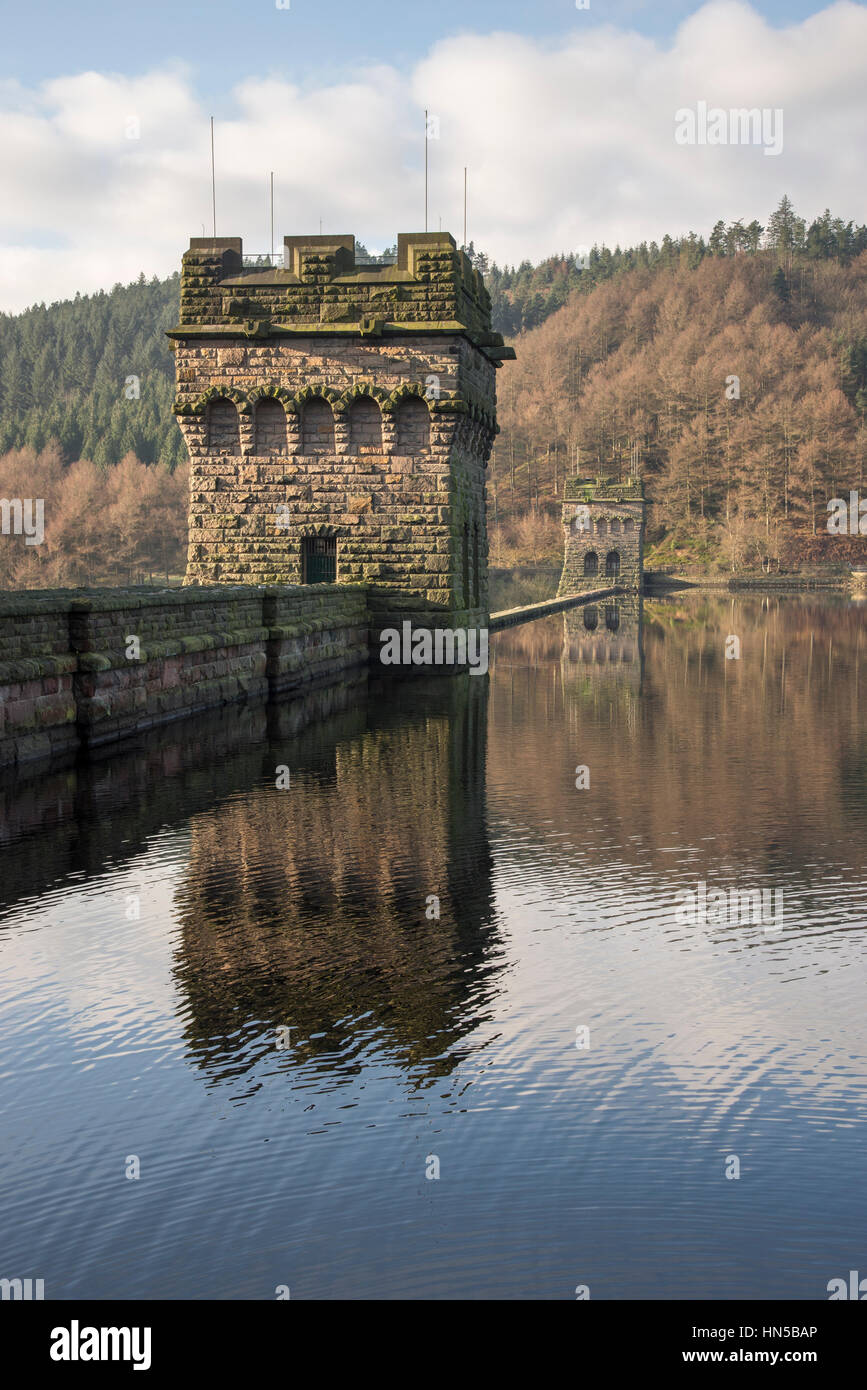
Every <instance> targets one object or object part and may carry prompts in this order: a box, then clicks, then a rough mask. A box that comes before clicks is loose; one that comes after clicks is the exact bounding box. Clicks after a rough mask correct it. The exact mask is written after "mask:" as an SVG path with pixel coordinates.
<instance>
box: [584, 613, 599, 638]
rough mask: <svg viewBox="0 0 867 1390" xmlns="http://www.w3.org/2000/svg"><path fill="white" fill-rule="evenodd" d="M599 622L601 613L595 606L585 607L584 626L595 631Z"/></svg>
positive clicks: (589, 630) (590, 630)
mask: <svg viewBox="0 0 867 1390" xmlns="http://www.w3.org/2000/svg"><path fill="white" fill-rule="evenodd" d="M598 624H599V614H598V612H597V611H596V609H595V608H593V607H590V608H585V609H584V626H585V627H586V629H587V631H588V632H595V631H596V628H597V626H598Z"/></svg>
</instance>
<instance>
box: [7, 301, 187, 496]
mask: <svg viewBox="0 0 867 1390" xmlns="http://www.w3.org/2000/svg"><path fill="white" fill-rule="evenodd" d="M178 296H179V282H178V277H177V276H176V275H174V276H172V277H171V278H170V279H169V280H163V281H160V280H157V279H153V280H151V281H150V282H148V281H146V280H145V277H144V275H141V276H140V277H139V279H138V281H137V283H135V284H132V285H115V287H114V289H113V290H111V292H110V293H106V292H100V293H98V294H93V295H84V296H82V295H76V297H75V299H73V300H67V301H65V302H63V303H59V304H52V305H50V306H48V307H46V306H45V305H44V304H38V305H36V306H34V307H33V308H31V309H27V310H26V311H25V312H24V313H23V314H17V315H14V316H13V315H9V314H2V315H0V453H2V452H5V451H6V450H8V449H13V448H23V447H26V448H30V449H34V450H36V451H37V452H38V451H40V450H42V449H44V448H46V446H47V445H48V444H49V443H50V442H51V441H52V440H55V441H56V442H57V443H58V444H59V446H60V449H61V452H62V455H63V457H64V459H65V460H66V461H67V462H72V461H73V460H76V459H80V458H86V459H89V460H90V461H91V462H93V463H98V464H103V465H107V464H115V463H119V462H120V460H121V459H122V458H124V457H125V456H126V455H127V454H130V453H131V454H134V455H135V456H136V457H137V458H138V459H140V460H141V462H143V463H148V464H152V463H159V464H162V465H163V466H164V467H165V468H168V469H169V470H171V469H172V468H174V467H175V465H176V464H177V463H179V462H180V461H181V460H182V459H183V458H184V449H183V441H182V439H181V436H180V432H179V430H178V427H177V424H176V423H175V420H174V417H173V416H172V411H171V407H172V400H173V397H174V383H173V367H174V364H173V361H172V356H171V353H170V352H169V346H168V339H167V338H166V337H165V330H166V328H169V327H171V326H172V324H173V323H176V322H177V318H178Z"/></svg>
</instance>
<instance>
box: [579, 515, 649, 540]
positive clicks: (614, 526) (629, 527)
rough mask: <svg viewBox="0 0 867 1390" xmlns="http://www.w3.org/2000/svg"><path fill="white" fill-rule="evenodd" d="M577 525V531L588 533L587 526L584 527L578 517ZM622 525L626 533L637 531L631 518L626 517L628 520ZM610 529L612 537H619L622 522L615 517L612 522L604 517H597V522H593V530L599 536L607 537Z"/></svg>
mask: <svg viewBox="0 0 867 1390" xmlns="http://www.w3.org/2000/svg"><path fill="white" fill-rule="evenodd" d="M575 525H576V528H577V530H579V531H582V530H583V531H586V530H587V526H586V525H583V526H582V524H581V521H580V519H579V518H577V517H576V520H575ZM622 525H623V530H624V531H634V530H635V522H634V521H633V520H632V518H631V517H626V519H625V520H624V521H623V523H622ZM609 528H610V532H611V535H612V536H617V535H619V534H620V529H621V522H620V519H619V517H616V516H613V517H612V518H611V521H610V522H609V521H608V520H607V519H606V518H605V517H604V516H600V517H597V518H596V519H595V521H594V522H593V530H594V531H595V532H596V534H597V536H604V535H606V533H607V532H608V531H609Z"/></svg>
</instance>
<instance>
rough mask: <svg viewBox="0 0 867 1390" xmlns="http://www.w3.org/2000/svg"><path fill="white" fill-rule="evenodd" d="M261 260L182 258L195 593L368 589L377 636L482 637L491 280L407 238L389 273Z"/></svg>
mask: <svg viewBox="0 0 867 1390" xmlns="http://www.w3.org/2000/svg"><path fill="white" fill-rule="evenodd" d="M263 262H264V264H263ZM267 262H268V258H266V257H260V258H258V260H256V261H254V262H253V263H251V258H245V257H244V256H243V254H242V245H241V240H240V238H238V237H228V238H199V237H195V238H193V239H192V240H191V242H190V249H189V251H187V252H186V254H185V255H184V258H183V270H182V273H181V315H180V323H179V325H178V327H177V328H175V329H172V330H171V331H170V332H169V335H168V336H169V337H170V338H171V339H172V340H173V345H174V351H175V356H176V366H177V388H178V395H177V401H176V404H175V411H176V414H177V417H178V421H179V424H180V427H181V430H182V431H183V434H184V438H185V440H186V444H187V447H188V449H189V454H190V460H191V480H190V535H189V557H188V565H187V576H186V582H187V583H188V584H212V583H242V584H272V583H281V584H286V583H289V584H304V583H329V582H336V583H339V584H355V583H359V584H365V585H366V586H368V589H369V606H370V610H371V612H372V614H373V615H374V616H373V618H372V621H376V620H377V619H379V618H380V617H381V618H382V620H383V621H384V620H386V618H390V619H391V620H395V619H397V618H400V617H403V618H409V619H411V620H414V621H416V622H417V623H418V624H419V625H424V624H427V625H428V626H431V625H438V626H443V627H461V626H466V627H472V626H478V625H482V624H483V623H484V622H485V621H486V618H487V609H488V586H487V554H488V545H487V528H486V519H485V468H486V465H487V461H488V458H489V456H490V452H491V446H492V444H493V440H494V435H495V432H496V428H497V425H496V415H495V411H496V393H495V385H494V378H495V372H496V368H497V367H499V366H500V365H501V363H502V362H503V361H504V360H505V359H507V358H511V357H514V352H513V350H512V349H511V348H507V347H504V345H503V339H502V337H501V336H500V335H499V334H497V333H493V332H492V331H491V317H490V298H489V296H488V293H487V290H486V289H485V286H484V283H483V281H482V277H481V275H480V274H479V272H478V271H476V270H474V269H473V267H472V265H471V263H470V261H469V259H468V257H467V256H466V255H465V254H464V253H463V252H462V251H459V250H458V249H457V247H456V245H455V242H454V241H453V239H452V237H451V236H449V235H448V233H446V232H430V233H412V234H406V233H404V234H401V235H400V236H399V237H398V242H397V257H396V261H395V262H394V263H391V262H390V261H389V262H388V263H386V261H385V260H384V258H380V260H379V261H377V262H375V263H374V262H372V261H360V262H358V261H356V255H355V240H354V238H353V237H352V236H331V235H327V236H293V237H286V238H285V242H284V252H283V265H282V266H279V267H274V266H272V265H270V264H268V263H267Z"/></svg>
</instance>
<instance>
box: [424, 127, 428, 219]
mask: <svg viewBox="0 0 867 1390" xmlns="http://www.w3.org/2000/svg"><path fill="white" fill-rule="evenodd" d="M427 147H428V138H427V107H425V111H424V229H425V231H427Z"/></svg>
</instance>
